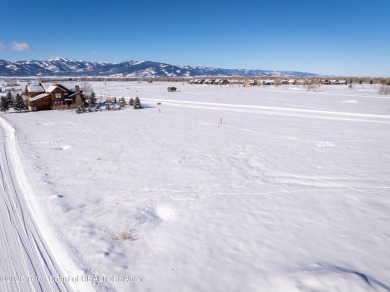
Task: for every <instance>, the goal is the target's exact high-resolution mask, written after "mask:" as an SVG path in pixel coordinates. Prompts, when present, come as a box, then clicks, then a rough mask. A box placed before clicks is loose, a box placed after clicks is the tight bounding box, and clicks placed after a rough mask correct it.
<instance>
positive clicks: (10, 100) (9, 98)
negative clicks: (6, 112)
mask: <svg viewBox="0 0 390 292" xmlns="http://www.w3.org/2000/svg"><path fill="white" fill-rule="evenodd" d="M6 100H7V104H8V108H9V107H11V106H12V105H13V104H14V97H13V96H12V93H11V91H8V92H7V95H6Z"/></svg>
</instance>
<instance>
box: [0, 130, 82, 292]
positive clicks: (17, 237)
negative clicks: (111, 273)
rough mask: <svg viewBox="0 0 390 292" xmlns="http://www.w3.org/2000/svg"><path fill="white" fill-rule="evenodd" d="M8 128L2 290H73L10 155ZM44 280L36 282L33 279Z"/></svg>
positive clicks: (0, 224) (0, 225) (2, 190)
mask: <svg viewBox="0 0 390 292" xmlns="http://www.w3.org/2000/svg"><path fill="white" fill-rule="evenodd" d="M6 139H9V137H7V135H6V131H5V130H4V129H3V128H1V131H0V149H1V150H0V230H1V232H2V234H1V236H0V276H9V277H11V278H10V279H11V280H10V281H7V280H6V279H1V280H0V290H1V291H72V290H74V288H73V286H71V284H70V283H68V282H66V281H58V280H57V281H50V279H60V277H64V275H62V274H61V271H62V270H61V268H60V266H59V263H57V262H56V261H55V259H54V257H53V256H52V255H51V253H50V251H49V249H48V247H47V244H46V242H45V240H44V238H43V236H42V234H41V233H40V230H39V229H38V227H37V224H36V222H35V220H34V217H33V215H32V214H31V211H30V208H29V206H28V204H27V202H26V199H25V197H24V194H23V192H22V189H21V187H20V186H19V184H18V180H17V179H16V178H17V176H16V173H15V170H14V168H13V165H12V161H11V159H10V157H9V155H10V149H9V145H8V144H7V141H6ZM12 277H13V278H12ZM38 278H40V279H42V280H41V281H32V279H38Z"/></svg>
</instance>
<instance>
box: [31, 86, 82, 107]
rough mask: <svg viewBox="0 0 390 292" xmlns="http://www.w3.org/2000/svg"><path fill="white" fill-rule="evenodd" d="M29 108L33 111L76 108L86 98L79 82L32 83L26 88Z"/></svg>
mask: <svg viewBox="0 0 390 292" xmlns="http://www.w3.org/2000/svg"><path fill="white" fill-rule="evenodd" d="M25 94H26V96H27V108H28V109H29V110H33V111H40V110H51V109H58V108H75V107H76V106H77V105H78V104H79V103H82V101H84V100H85V97H84V95H83V93H82V90H81V89H80V85H79V84H77V83H42V82H40V83H38V84H37V83H32V84H27V85H26V88H25Z"/></svg>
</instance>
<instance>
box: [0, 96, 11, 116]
mask: <svg viewBox="0 0 390 292" xmlns="http://www.w3.org/2000/svg"><path fill="white" fill-rule="evenodd" d="M7 110H9V105H8V103H7V97H5V96H2V97H1V99H0V111H2V112H5V113H7Z"/></svg>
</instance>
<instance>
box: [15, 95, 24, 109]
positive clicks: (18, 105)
mask: <svg viewBox="0 0 390 292" xmlns="http://www.w3.org/2000/svg"><path fill="white" fill-rule="evenodd" d="M25 109H26V105H25V103H24V101H23V97H22V96H21V95H20V94H19V93H18V94H16V97H15V102H14V110H16V111H19V112H21V111H22V110H25Z"/></svg>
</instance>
